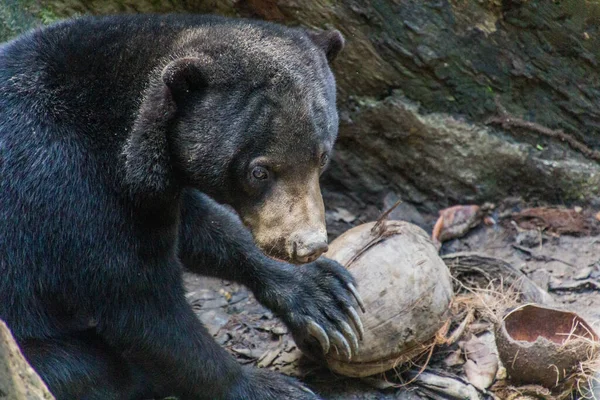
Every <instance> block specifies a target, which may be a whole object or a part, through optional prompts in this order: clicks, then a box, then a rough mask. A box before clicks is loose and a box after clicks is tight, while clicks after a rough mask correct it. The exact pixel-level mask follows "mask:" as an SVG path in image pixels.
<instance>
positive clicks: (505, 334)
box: [496, 304, 598, 389]
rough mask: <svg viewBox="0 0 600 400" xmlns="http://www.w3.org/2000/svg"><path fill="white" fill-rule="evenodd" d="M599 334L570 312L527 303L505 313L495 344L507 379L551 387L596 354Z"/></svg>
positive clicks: (560, 383)
mask: <svg viewBox="0 0 600 400" xmlns="http://www.w3.org/2000/svg"><path fill="white" fill-rule="evenodd" d="M597 341H598V336H597V335H596V333H595V332H594V330H593V329H592V327H591V326H590V325H589V324H588V323H587V322H585V321H584V320H583V319H582V318H581V317H580V316H578V315H577V314H575V313H573V312H569V311H563V310H559V309H555V308H551V307H544V306H540V305H535V304H526V305H524V306H521V307H518V308H516V309H515V310H512V311H510V312H509V313H507V314H506V315H505V316H504V318H503V319H502V321H501V322H500V324H499V325H498V328H497V333H496V345H497V347H498V353H499V356H500V359H501V360H502V363H503V364H504V366H505V367H506V370H507V372H508V375H509V377H510V380H511V381H512V382H513V383H516V384H537V385H542V386H545V387H547V388H549V389H554V388H555V387H557V386H561V385H562V384H564V383H567V382H565V379H566V378H568V377H569V376H570V375H571V374H572V373H573V372H575V371H576V370H577V368H578V366H579V364H580V363H581V362H585V361H587V360H589V359H590V358H593V357H594V356H595V353H596V352H597V348H598V342H597Z"/></svg>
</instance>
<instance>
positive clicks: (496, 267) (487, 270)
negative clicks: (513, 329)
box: [442, 252, 554, 305]
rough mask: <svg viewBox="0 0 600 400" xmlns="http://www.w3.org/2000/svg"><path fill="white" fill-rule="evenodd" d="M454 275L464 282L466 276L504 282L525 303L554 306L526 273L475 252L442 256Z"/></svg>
mask: <svg viewBox="0 0 600 400" xmlns="http://www.w3.org/2000/svg"><path fill="white" fill-rule="evenodd" d="M442 260H444V262H445V263H446V265H447V266H448V268H450V272H451V273H452V275H453V276H454V277H455V278H456V279H458V280H459V281H462V280H463V278H464V276H466V275H477V276H478V277H480V278H482V279H483V280H485V281H487V282H491V281H496V282H498V283H500V282H502V284H503V285H504V286H505V287H512V288H514V289H515V290H517V291H519V292H520V293H521V294H522V297H523V299H522V300H523V301H525V302H532V303H539V304H546V305H552V304H554V299H553V298H552V296H550V294H549V293H548V292H546V291H545V290H543V289H542V288H540V287H539V286H538V285H536V284H535V283H534V282H533V281H532V280H531V279H529V278H528V277H527V276H526V275H525V274H524V273H522V272H521V271H519V270H518V269H516V268H515V267H514V266H512V265H511V264H510V263H508V262H506V261H504V260H502V259H499V258H495V257H491V256H488V255H485V254H483V253H475V252H460V253H452V254H447V255H444V256H442Z"/></svg>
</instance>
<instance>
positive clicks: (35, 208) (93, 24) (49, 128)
mask: <svg viewBox="0 0 600 400" xmlns="http://www.w3.org/2000/svg"><path fill="white" fill-rule="evenodd" d="M342 46H343V39H342V38H341V36H340V35H339V33H337V32H335V31H334V32H315V31H308V30H305V29H300V28H295V29H292V28H287V27H283V26H280V25H276V24H270V23H266V22H259V21H251V20H242V19H227V18H222V17H215V16H197V15H163V16H160V15H130V16H108V17H84V18H80V19H75V20H69V21H64V22H60V23H57V24H55V25H53V26H50V27H46V28H43V29H39V30H35V31H32V32H29V33H27V34H24V35H22V36H20V37H18V38H16V39H14V40H12V41H10V42H7V43H5V44H2V45H0V232H1V233H0V277H1V278H0V318H1V319H3V320H5V321H6V322H7V324H8V326H9V327H10V328H11V330H12V331H13V333H14V335H15V337H16V338H17V340H18V342H19V344H20V346H21V348H22V349H23V351H24V354H25V356H26V357H27V359H28V360H29V361H30V363H31V364H32V366H33V367H34V368H35V369H36V370H37V371H38V372H39V373H40V375H41V376H42V378H43V379H44V380H45V381H46V383H47V384H48V385H49V388H50V390H51V391H52V392H53V393H54V395H55V396H56V397H57V399H59V400H60V399H103V400H104V399H143V398H150V397H161V396H162V397H165V396H170V395H174V396H177V397H178V398H180V399H199V398H207V399H242V398H243V399H283V398H286V399H304V398H306V399H312V398H316V395H314V394H313V393H311V392H310V391H309V390H307V389H306V388H305V387H304V386H302V384H301V383H299V382H297V381H296V380H294V379H292V378H288V377H285V376H283V375H280V374H275V373H272V372H269V371H265V370H259V369H255V368H246V367H241V366H240V365H239V364H238V363H237V362H236V361H235V360H234V359H233V358H232V357H231V356H229V355H228V354H227V353H226V352H225V351H224V350H223V349H222V348H221V347H220V346H218V345H217V344H216V343H215V342H214V340H213V339H212V337H211V336H210V335H209V334H208V332H207V331H206V330H205V329H204V327H203V326H202V325H201V323H200V322H199V321H198V319H197V317H196V316H195V315H194V313H193V311H192V310H191V308H190V307H189V305H188V304H187V303H186V300H185V296H184V289H183V284H182V271H183V269H184V268H185V269H187V270H190V271H192V272H195V273H198V274H202V275H207V276H214V277H219V278H223V279H229V280H233V281H237V282H240V283H242V284H244V285H246V286H248V287H249V288H250V289H251V290H252V291H253V292H254V294H255V295H256V297H257V299H258V300H259V301H260V302H261V303H262V304H264V305H265V306H267V307H269V308H270V309H271V310H273V311H274V313H276V315H278V316H280V317H281V318H282V320H283V321H284V322H285V323H286V324H287V325H288V326H289V327H290V329H291V331H292V332H293V334H294V337H295V338H296V339H297V341H298V342H299V343H307V346H309V347H310V346H314V345H315V344H316V343H317V342H316V341H315V340H312V339H311V335H313V336H315V329H317V330H318V329H321V331H322V332H323V333H326V334H327V335H329V338H331V341H332V343H333V344H337V347H339V348H340V349H343V348H346V347H347V348H349V347H348V342H350V344H353V343H352V341H353V339H355V338H354V337H352V336H351V335H350V334H349V333H348V329H347V328H348V326H349V324H350V325H352V326H353V327H356V320H355V319H354V320H353V319H352V318H351V317H349V316H348V315H349V314H348V310H350V309H352V310H353V308H352V307H353V304H354V303H353V301H354V300H352V296H351V295H352V293H351V289H352V285H351V284H352V283H353V279H352V277H351V276H350V274H349V273H347V272H346V270H345V269H344V268H342V267H341V266H340V265H339V264H337V263H335V262H333V261H331V260H328V259H326V258H319V259H317V260H316V261H314V262H312V263H309V264H306V265H304V266H302V267H301V268H299V267H295V266H293V265H291V264H288V263H286V262H282V261H277V260H274V259H272V258H269V257H266V256H265V255H264V254H263V253H262V252H261V251H260V250H259V249H258V247H257V246H256V244H255V243H254V240H253V238H252V235H251V233H250V231H249V230H248V229H246V228H245V227H244V225H243V224H242V222H241V221H240V218H239V217H238V216H237V215H236V214H235V213H232V212H231V211H229V210H228V209H226V208H225V207H223V206H222V205H220V203H226V204H229V205H231V206H232V207H233V208H234V209H236V210H241V209H244V207H248V204H249V203H253V202H258V201H261V200H260V199H262V198H263V197H261V196H262V195H263V192H264V193H266V192H269V191H270V190H272V186H273V185H276V184H277V180H276V179H274V178H273V179H271V181H269V182H268V183H265V182H262V180H260V181H258V180H256V179H254V178H256V177H259V178H260V179H263V175H262V174H254V175H255V176H254V178H253V177H249V176H248V175H249V173H248V169H247V168H248V163H249V162H250V161H251V160H253V159H254V158H255V157H257V156H264V155H266V156H268V157H270V160H275V161H274V162H275V164H276V165H277V168H280V169H282V170H285V169H287V170H289V171H291V172H290V174H291V175H290V176H292V175H293V176H297V177H301V176H303V174H304V175H306V174H307V173H308V172H311V171H317V170H318V169H319V168H320V166H319V160H320V159H323V155H324V154H325V155H326V154H328V153H329V152H331V148H332V146H333V143H334V141H335V137H336V135H337V112H336V110H335V83H334V80H333V76H332V74H331V71H330V69H329V66H328V61H330V60H332V59H333V58H334V57H335V55H336V54H337V52H338V51H339V50H340V49H341V48H342ZM311 173H312V172H311ZM257 179H258V178H257ZM298 179H300V178H298ZM349 287H350V289H349ZM350 315H351V316H352V315H355V313H350ZM315 326H317V328H315ZM321 331H319V332H321ZM338 331H339V332H342V334H340V333H339V332H338ZM316 336H317V337H318V338H319V340H320V342H321V344H322V345H323V344H324V343H323V336H322V335H316ZM344 338H345V339H344ZM325 347H327V348H328V347H329V342H328V341H327V342H326V343H325Z"/></svg>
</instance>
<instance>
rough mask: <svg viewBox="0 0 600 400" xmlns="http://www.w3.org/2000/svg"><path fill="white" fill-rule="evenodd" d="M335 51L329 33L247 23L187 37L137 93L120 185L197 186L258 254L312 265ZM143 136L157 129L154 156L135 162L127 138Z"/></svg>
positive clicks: (321, 235)
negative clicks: (240, 227) (241, 227)
mask: <svg viewBox="0 0 600 400" xmlns="http://www.w3.org/2000/svg"><path fill="white" fill-rule="evenodd" d="M343 45H344V41H343V38H342V36H341V34H340V33H339V32H337V31H320V32H317V31H309V30H305V29H292V28H285V27H282V26H279V25H271V24H266V23H259V22H249V21H238V22H236V23H233V24H232V23H224V24H216V25H213V26H209V27H206V28H199V29H194V30H191V31H187V32H185V33H184V34H182V35H181V36H180V37H179V39H178V41H177V43H176V44H175V49H174V51H173V54H172V55H171V57H170V60H169V61H168V63H165V64H166V65H165V66H161V70H160V72H158V73H157V74H156V75H157V77H156V78H155V79H153V80H151V84H150V86H149V88H148V90H147V91H146V94H145V99H144V101H143V104H142V107H141V110H140V113H139V115H138V120H137V121H136V124H135V126H134V132H133V134H132V138H131V139H130V143H129V145H128V146H129V150H126V155H127V157H128V171H127V173H128V179H129V180H130V181H135V178H136V176H135V175H136V174H138V175H139V174H140V173H141V174H144V176H143V177H142V176H138V178H140V179H142V180H143V181H145V186H147V188H146V189H145V190H162V189H164V187H166V186H167V185H169V184H172V182H173V181H174V180H177V182H178V184H179V183H181V182H182V183H183V184H184V185H189V186H193V187H196V188H198V189H200V190H201V191H203V192H205V193H206V194H208V195H210V196H211V197H213V198H214V199H215V200H217V201H218V202H221V203H225V204H228V205H230V206H231V207H233V208H234V209H235V210H236V211H237V213H238V214H239V215H240V217H241V219H242V220H243V221H244V223H245V224H246V225H247V226H248V227H249V228H250V230H251V231H252V234H253V236H254V239H255V241H256V243H257V244H258V246H259V247H260V248H261V249H263V251H265V252H266V253H267V254H269V255H271V256H273V257H276V258H281V259H285V260H289V261H292V262H296V263H305V262H310V261H312V260H314V259H316V258H317V257H319V256H320V255H321V254H322V253H323V252H325V251H326V250H327V232H326V227H325V212H324V206H323V200H322V197H321V190H320V187H319V177H320V176H321V174H322V172H323V170H324V168H325V167H326V166H327V163H328V160H329V159H330V157H331V152H332V148H333V145H334V142H335V139H336V136H337V129H338V114H337V110H336V94H335V82H334V78H333V74H332V72H331V70H330V68H329V62H331V61H332V60H333V59H334V58H335V56H336V55H337V54H338V52H339V51H340V50H341V49H342V47H343ZM158 77H160V79H158ZM144 114H145V115H144ZM149 120H150V121H151V122H148V121H149ZM158 122H159V123H158ZM156 125H160V126H159V127H158V128H155V126H156ZM136 129H137V130H143V131H144V133H138V134H137V136H136ZM153 130H155V131H162V130H164V131H165V132H166V134H165V136H166V137H165V138H164V139H163V138H162V136H160V135H157V137H156V138H155V140H154V141H155V142H159V147H160V146H162V147H163V148H164V152H163V153H161V154H160V155H156V156H155V157H154V158H153V160H148V161H147V162H148V165H146V166H143V165H142V166H140V165H136V162H135V161H136V160H135V159H134V158H131V157H130V155H129V153H133V152H134V147H135V146H133V144H135V141H136V137H139V136H140V135H141V136H143V135H148V133H147V132H148V131H153ZM161 141H164V142H163V143H160V142H161ZM153 145H156V143H153ZM138 146H139V143H138ZM128 151H129V153H128ZM155 151H156V150H155ZM163 161H164V162H165V163H166V164H165V165H164V166H161V163H162V162H163ZM149 173H150V175H154V176H148V174H149ZM174 177H175V178H174ZM142 186H144V185H142Z"/></svg>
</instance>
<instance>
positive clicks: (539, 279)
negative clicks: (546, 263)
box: [529, 268, 550, 290]
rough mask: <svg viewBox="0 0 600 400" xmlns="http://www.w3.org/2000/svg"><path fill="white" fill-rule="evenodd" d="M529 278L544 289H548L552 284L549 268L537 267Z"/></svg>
mask: <svg viewBox="0 0 600 400" xmlns="http://www.w3.org/2000/svg"><path fill="white" fill-rule="evenodd" d="M529 278H531V280H532V281H533V282H534V283H535V284H536V285H538V286H539V287H541V288H542V289H544V290H548V285H549V284H550V272H548V270H547V269H545V268H540V269H536V270H535V271H533V272H532V273H531V274H530V275H529Z"/></svg>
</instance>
